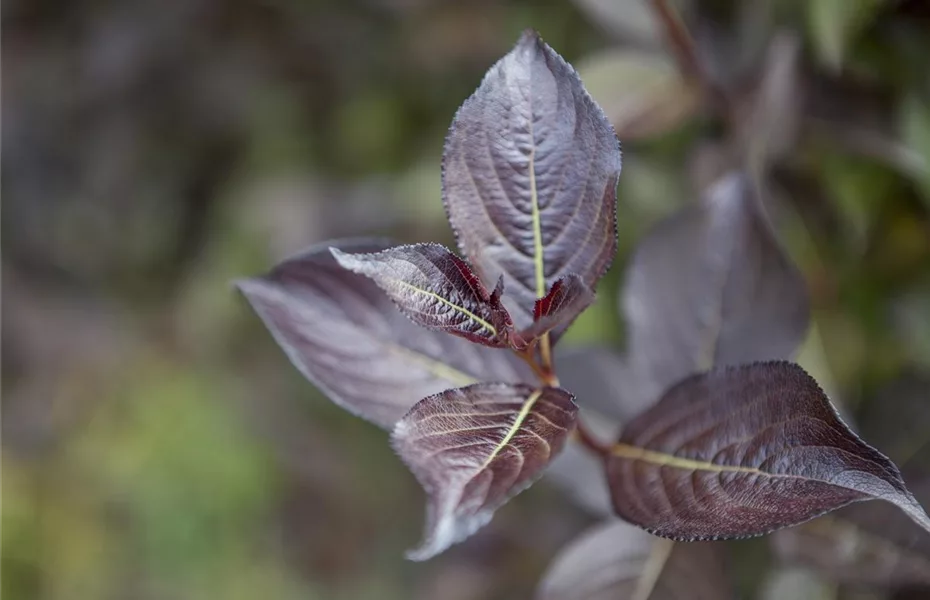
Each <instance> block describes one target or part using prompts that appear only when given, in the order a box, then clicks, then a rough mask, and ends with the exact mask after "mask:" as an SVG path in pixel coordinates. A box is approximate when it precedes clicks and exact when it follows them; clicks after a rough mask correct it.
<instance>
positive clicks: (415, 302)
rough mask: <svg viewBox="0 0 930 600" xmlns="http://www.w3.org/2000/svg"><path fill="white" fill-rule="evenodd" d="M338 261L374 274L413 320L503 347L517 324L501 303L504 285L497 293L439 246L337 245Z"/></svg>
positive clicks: (367, 273) (335, 252)
mask: <svg viewBox="0 0 930 600" xmlns="http://www.w3.org/2000/svg"><path fill="white" fill-rule="evenodd" d="M332 252H333V256H335V257H336V261H337V262H338V263H339V264H340V265H342V266H343V267H345V268H346V269H348V270H350V271H353V272H355V273H358V274H359V275H365V276H366V277H370V278H371V279H372V281H374V282H375V283H377V284H378V286H379V287H380V288H381V289H383V290H384V291H385V293H386V294H387V295H388V296H389V297H390V298H391V299H392V300H394V302H395V303H396V304H397V306H398V308H400V310H401V312H403V313H404V314H405V315H407V316H408V317H410V318H411V319H412V320H413V322H414V323H416V324H417V325H421V326H423V327H426V328H427V329H433V330H437V331H445V332H448V333H451V334H454V335H458V336H461V337H464V338H465V339H467V340H470V341H472V342H476V343H479V344H484V345H486V346H492V347H496V348H501V347H504V346H506V345H507V343H508V339H509V334H510V331H511V329H512V326H513V323H512V322H511V320H510V315H509V314H507V310H506V309H505V308H504V307H503V306H502V305H501V302H500V295H501V291H502V290H501V283H500V281H498V287H497V288H496V289H495V290H494V293H493V294H489V293H488V291H487V289H485V287H484V285H483V284H482V283H481V281H480V280H479V279H478V277H477V276H476V275H475V274H474V273H473V272H472V270H471V268H470V267H469V266H468V264H467V263H466V262H465V261H463V260H462V259H461V258H459V257H457V256H456V255H454V254H453V253H452V252H450V251H449V250H448V249H447V248H445V247H444V246H442V245H440V244H414V245H411V246H396V247H394V248H388V249H387V250H384V251H382V252H377V253H373V254H347V253H345V252H341V251H340V250H338V249H336V248H334V249H333V250H332Z"/></svg>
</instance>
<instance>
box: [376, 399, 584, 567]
mask: <svg viewBox="0 0 930 600" xmlns="http://www.w3.org/2000/svg"><path fill="white" fill-rule="evenodd" d="M576 412H577V407H576V406H575V403H574V401H573V399H572V395H571V394H569V393H568V392H566V391H565V390H562V389H559V388H551V387H546V388H542V389H534V388H533V387H530V386H527V385H509V384H504V383H481V384H475V385H472V386H468V387H464V388H459V389H453V390H447V391H445V392H442V393H440V394H436V395H434V396H430V397H428V398H424V399H423V400H421V401H420V402H418V403H417V404H416V405H415V406H414V407H413V409H411V411H410V412H409V413H408V414H407V415H406V416H405V417H404V418H403V419H401V420H400V421H399V422H398V423H397V425H396V427H395V428H394V432H393V434H392V436H391V442H392V445H393V446H394V449H395V450H396V452H397V454H398V455H399V456H400V457H401V459H403V461H404V462H405V463H406V464H407V466H408V467H410V470H411V471H412V472H413V474H414V476H415V477H416V478H417V480H418V481H419V482H420V484H421V485H422V486H423V489H424V490H425V491H426V494H427V518H426V532H425V535H424V539H423V541H422V543H421V545H420V546H419V547H418V548H417V549H415V550H412V551H410V552H408V554H407V556H408V558H410V559H412V560H425V559H427V558H430V557H432V556H434V555H436V554H438V553H440V552H442V551H443V550H445V549H446V548H448V547H449V546H450V545H452V544H454V543H456V542H459V541H461V540H463V539H465V538H467V537H468V536H470V535H471V534H472V533H474V532H475V531H476V530H477V529H478V528H480V527H482V526H483V525H485V524H486V523H487V522H488V521H489V520H490V519H491V516H492V515H493V514H494V511H495V510H496V509H497V508H498V507H500V506H501V505H502V504H504V503H505V502H506V501H507V500H508V499H510V498H511V497H512V496H514V495H515V494H517V493H519V492H520V491H522V490H523V489H525V488H526V487H528V486H529V485H530V484H531V483H532V482H533V481H535V480H536V479H537V478H538V477H539V476H540V475H542V472H543V470H544V469H545V467H546V466H547V465H548V464H549V461H551V460H552V458H553V457H554V456H555V455H556V454H558V452H559V451H560V450H561V449H562V447H563V445H564V444H565V440H566V439H567V438H568V435H569V433H570V431H571V430H572V428H573V427H574V424H575V416H576Z"/></svg>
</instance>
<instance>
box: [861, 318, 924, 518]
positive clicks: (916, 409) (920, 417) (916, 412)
mask: <svg viewBox="0 0 930 600" xmlns="http://www.w3.org/2000/svg"><path fill="white" fill-rule="evenodd" d="M926 306H930V305H925V308H926ZM928 391H930V376H928V375H927V374H920V372H917V373H911V374H908V375H905V376H902V377H900V378H899V379H897V380H895V381H893V382H891V383H889V384H888V385H887V386H884V387H883V388H881V389H880V390H878V392H877V393H876V395H875V397H874V398H872V399H871V401H870V402H868V403H866V405H865V407H864V408H863V409H862V410H861V411H860V412H859V422H860V423H861V426H860V428H859V429H860V432H861V434H862V435H863V437H865V438H866V439H868V440H869V441H870V442H872V443H874V444H875V446H876V447H877V448H881V449H882V450H883V451H884V452H885V453H887V454H888V456H889V457H890V458H891V459H892V460H894V461H895V462H897V463H898V464H899V465H901V468H902V469H904V470H905V472H906V473H908V474H913V475H914V476H916V477H918V478H920V479H926V480H927V481H928V485H927V500H928V501H930V395H928Z"/></svg>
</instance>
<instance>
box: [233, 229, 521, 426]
mask: <svg viewBox="0 0 930 600" xmlns="http://www.w3.org/2000/svg"><path fill="white" fill-rule="evenodd" d="M330 246H335V247H338V248H342V249H343V250H345V251H347V252H376V251H380V250H383V249H385V248H387V247H389V246H390V243H388V242H386V241H381V240H350V241H340V242H329V243H324V244H320V245H318V246H314V247H312V248H310V249H308V250H306V251H304V252H303V253H301V254H299V255H297V256H294V257H292V258H289V259H287V260H284V261H282V262H281V263H280V264H278V265H277V266H276V267H274V269H272V271H271V272H270V273H268V274H267V275H265V276H263V277H256V278H253V279H245V280H242V281H239V282H237V284H236V285H237V287H238V288H239V290H240V291H241V292H242V293H243V294H244V295H245V297H246V298H247V299H248V301H249V302H250V303H251V305H252V307H253V308H254V309H255V312H256V313H257V314H258V315H259V317H261V319H262V321H263V322H264V323H265V325H266V326H267V327H268V330H269V331H270V332H271V334H272V335H273V336H274V338H275V340H276V341H277V342H278V345H280V346H281V348H282V349H283V350H284V352H285V353H286V354H287V356H288V358H289V359H290V360H291V362H292V363H293V364H294V366H295V367H297V369H298V370H299V371H300V372H301V373H302V374H303V375H304V376H305V377H306V378H307V379H309V380H310V381H312V382H313V383H315V384H316V385H317V386H318V387H319V388H320V389H321V390H322V391H323V392H324V393H326V395H327V396H329V398H330V399H331V400H332V401H333V402H335V403H336V404H338V405H340V406H341V407H343V408H345V409H346V410H348V411H349V412H351V413H353V414H356V415H358V416H361V417H363V418H365V419H368V420H369V421H372V422H374V423H376V424H378V425H380V426H382V427H385V428H390V427H392V426H393V425H394V423H396V422H397V420H398V419H400V418H401V417H403V416H404V414H405V413H406V412H407V411H408V410H410V407H412V406H413V405H414V404H415V403H416V402H417V401H419V400H420V399H421V398H423V397H424V396H428V395H431V394H435V393H437V392H441V391H443V390H446V389H449V388H454V387H461V386H465V385H470V384H472V383H475V382H477V381H481V380H485V379H489V380H492V381H505V382H512V383H518V382H520V381H528V380H530V377H531V374H528V373H527V370H526V369H525V368H524V365H522V364H521V363H520V361H519V360H517V359H515V358H514V357H512V356H511V355H510V353H501V352H499V351H496V350H492V349H490V348H484V347H481V346H477V345H475V344H471V343H469V342H467V341H465V340H463V339H459V338H455V337H453V336H450V335H446V334H445V333H441V332H433V331H428V330H426V329H423V328H422V327H418V326H416V325H415V324H413V323H411V322H410V320H409V319H407V318H406V317H404V316H403V315H402V314H400V312H398V310H397V308H395V306H394V305H393V303H392V302H391V300H390V299H389V298H388V297H387V296H386V295H385V294H384V292H382V291H381V290H380V289H378V287H377V286H376V285H375V284H374V283H373V282H372V281H370V280H369V279H368V278H366V277H363V276H361V275H356V274H355V273H352V272H350V271H347V270H346V269H343V268H342V267H340V266H339V265H338V264H337V263H336V261H335V259H333V257H332V255H331V254H330V252H329V247H330Z"/></svg>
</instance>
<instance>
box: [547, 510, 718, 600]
mask: <svg viewBox="0 0 930 600" xmlns="http://www.w3.org/2000/svg"><path fill="white" fill-rule="evenodd" d="M718 552H719V547H718V546H716V545H714V544H711V543H700V542H695V543H692V544H675V543H674V542H671V541H670V540H663V539H661V538H656V537H654V536H651V535H649V534H648V533H646V532H645V531H643V530H642V529H637V528H636V527H633V526H632V525H628V524H626V523H624V522H622V521H614V522H611V523H603V524H601V525H598V526H596V527H594V528H593V529H591V530H590V531H588V532H587V533H585V534H584V535H582V536H581V537H579V538H578V539H576V540H575V541H574V542H572V543H571V544H569V545H568V546H566V547H565V548H564V549H563V550H562V551H561V552H560V553H559V555H558V556H557V557H556V559H555V561H554V562H553V563H552V565H550V566H549V570H548V571H547V572H546V575H545V576H544V577H543V580H542V582H541V584H540V586H539V590H538V591H537V595H536V597H537V600H685V599H687V600H726V598H729V597H731V596H732V592H731V590H730V584H729V582H728V581H727V577H726V574H725V572H724V570H723V565H722V561H721V559H720V556H719V555H718Z"/></svg>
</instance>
